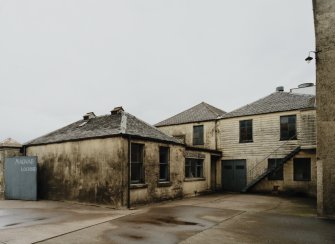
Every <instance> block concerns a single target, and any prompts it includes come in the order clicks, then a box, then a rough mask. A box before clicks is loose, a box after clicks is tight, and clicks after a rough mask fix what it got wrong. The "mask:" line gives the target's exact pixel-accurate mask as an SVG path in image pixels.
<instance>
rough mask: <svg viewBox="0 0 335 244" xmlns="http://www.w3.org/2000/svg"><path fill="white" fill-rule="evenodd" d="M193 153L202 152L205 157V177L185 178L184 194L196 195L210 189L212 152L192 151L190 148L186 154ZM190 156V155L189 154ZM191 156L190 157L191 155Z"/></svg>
mask: <svg viewBox="0 0 335 244" xmlns="http://www.w3.org/2000/svg"><path fill="white" fill-rule="evenodd" d="M192 154H195V155H196V154H201V155H202V156H203V157H204V158H203V160H204V161H203V178H201V179H198V178H194V179H193V178H185V179H184V183H183V189H184V191H183V194H184V196H194V195H197V194H201V193H204V192H207V191H210V182H211V179H210V176H211V174H210V167H211V154H210V153H206V152H199V151H191V150H188V153H186V154H185V155H192ZM187 157H189V156H187ZM189 158H190V157H189ZM184 171H185V167H184Z"/></svg>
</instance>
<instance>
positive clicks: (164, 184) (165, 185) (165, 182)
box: [157, 181, 172, 187]
mask: <svg viewBox="0 0 335 244" xmlns="http://www.w3.org/2000/svg"><path fill="white" fill-rule="evenodd" d="M157 185H158V187H169V186H172V183H171V182H170V181H161V182H158V184H157Z"/></svg>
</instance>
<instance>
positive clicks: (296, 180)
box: [293, 179, 311, 181]
mask: <svg viewBox="0 0 335 244" xmlns="http://www.w3.org/2000/svg"><path fill="white" fill-rule="evenodd" d="M293 181H311V179H308V180H295V179H294V180H293Z"/></svg>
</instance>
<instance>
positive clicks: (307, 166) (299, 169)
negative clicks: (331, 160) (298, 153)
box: [293, 158, 311, 181]
mask: <svg viewBox="0 0 335 244" xmlns="http://www.w3.org/2000/svg"><path fill="white" fill-rule="evenodd" d="M293 172H294V177H293V179H294V180H295V181H310V180H311V159H310V158H295V159H293Z"/></svg>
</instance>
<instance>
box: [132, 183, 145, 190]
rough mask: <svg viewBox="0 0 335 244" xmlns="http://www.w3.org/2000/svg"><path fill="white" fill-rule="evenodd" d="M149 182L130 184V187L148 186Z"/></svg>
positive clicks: (140, 187)
mask: <svg viewBox="0 0 335 244" xmlns="http://www.w3.org/2000/svg"><path fill="white" fill-rule="evenodd" d="M147 187H148V184H146V183H138V184H130V189H142V188H147Z"/></svg>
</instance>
